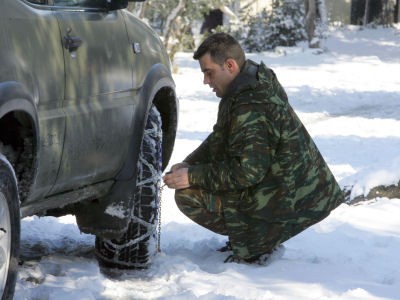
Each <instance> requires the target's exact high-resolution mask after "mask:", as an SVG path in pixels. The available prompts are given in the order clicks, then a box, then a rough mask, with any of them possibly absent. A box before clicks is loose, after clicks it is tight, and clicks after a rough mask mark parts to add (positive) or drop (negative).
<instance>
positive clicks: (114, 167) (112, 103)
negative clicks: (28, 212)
mask: <svg viewBox="0 0 400 300" xmlns="http://www.w3.org/2000/svg"><path fill="white" fill-rule="evenodd" d="M55 13H56V15H57V18H58V20H59V24H60V31H61V35H62V38H63V39H65V38H67V37H68V36H70V37H71V36H72V37H74V38H79V39H80V40H81V42H82V44H81V46H80V47H78V48H77V49H76V50H75V51H72V52H71V51H69V50H68V49H65V48H64V59H65V70H66V89H65V99H64V102H63V106H64V112H65V115H66V135H65V142H64V151H63V155H62V161H61V166H60V170H59V173H58V177H57V182H56V185H55V186H54V187H53V189H52V193H57V192H61V191H66V190H69V189H73V188H77V179H78V182H79V184H80V185H81V186H85V185H87V184H89V183H93V182H100V181H102V180H106V179H108V178H112V177H113V176H115V174H116V172H117V171H118V170H119V169H120V168H121V166H122V164H123V162H124V160H125V158H126V155H127V145H128V142H127V141H128V140H129V138H130V136H131V133H132V130H133V129H132V128H131V122H132V117H133V111H134V106H135V102H137V100H136V99H135V97H136V95H135V94H136V91H135V90H133V83H132V69H131V67H130V66H131V65H132V61H133V60H134V53H133V51H132V47H131V45H130V44H129V42H128V37H127V33H126V28H125V22H124V19H123V17H122V15H121V12H120V11H113V12H109V13H105V12H102V11H98V12H87V11H75V10H69V9H58V10H56V11H55Z"/></svg>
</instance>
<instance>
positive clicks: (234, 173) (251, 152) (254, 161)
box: [189, 103, 280, 191]
mask: <svg viewBox="0 0 400 300" xmlns="http://www.w3.org/2000/svg"><path fill="white" fill-rule="evenodd" d="M273 111H275V112H273ZM279 119H280V118H279V107H277V106H276V105H274V104H266V103H263V104H246V105H240V106H237V107H236V108H235V109H234V110H233V111H232V115H231V123H230V128H229V133H228V135H229V137H228V143H227V145H226V151H227V155H225V159H224V160H222V161H214V162H213V163H212V164H211V163H206V164H199V165H194V166H190V167H189V182H190V183H191V184H192V185H195V186H199V187H201V188H204V189H207V190H211V191H238V190H242V189H245V188H248V187H250V186H253V185H255V184H257V183H259V182H260V181H261V180H262V179H263V178H264V177H265V175H266V174H267V172H268V170H269V168H270V166H271V162H272V160H273V157H274V154H275V151H276V148H277V145H278V143H279V136H280V132H279V128H280V125H279V122H280V121H279Z"/></svg>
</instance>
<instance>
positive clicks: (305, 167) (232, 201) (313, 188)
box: [185, 60, 343, 257]
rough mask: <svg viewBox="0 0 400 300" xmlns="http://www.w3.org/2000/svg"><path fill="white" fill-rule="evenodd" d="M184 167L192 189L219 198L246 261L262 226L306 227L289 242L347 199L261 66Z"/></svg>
mask: <svg viewBox="0 0 400 300" xmlns="http://www.w3.org/2000/svg"><path fill="white" fill-rule="evenodd" d="M185 161H186V162H188V163H189V164H190V165H191V166H190V167H189V182H190V183H191V185H192V186H197V187H199V188H201V189H205V190H208V191H210V192H212V193H216V194H218V195H220V196H221V198H222V204H223V211H224V214H225V221H226V226H227V228H228V232H229V237H230V240H231V243H232V246H233V248H234V252H235V250H236V252H235V253H236V254H238V255H239V256H242V257H250V256H251V255H254V254H258V253H256V252H257V251H258V246H257V245H258V244H259V243H260V240H261V239H262V233H263V227H264V226H268V224H271V223H275V224H276V223H282V224H283V223H285V224H287V223H293V224H299V223H303V224H306V225H307V226H306V225H305V226H304V228H300V229H296V230H294V231H292V232H289V233H287V236H286V237H285V238H284V239H283V240H286V239H288V238H290V237H291V236H293V235H295V234H297V233H298V232H299V231H301V230H302V229H305V227H308V226H310V225H311V224H313V223H316V222H318V221H320V220H321V219H323V218H325V217H326V216H327V215H328V214H329V212H330V211H331V210H332V209H334V208H335V207H337V206H338V205H339V204H340V203H341V202H342V201H343V196H342V192H341V190H340V187H339V186H338V184H337V182H336V180H335V178H334V177H333V175H332V173H331V171H330V170H329V168H328V166H327V164H326V163H325V161H324V159H323V157H322V156H321V154H320V152H319V151H318V149H317V147H316V145H315V144H314V142H313V140H312V139H311V137H310V135H309V134H308V132H307V130H306V129H305V127H304V125H303V124H302V123H301V121H300V120H299V118H298V117H297V115H296V114H295V112H294V111H293V109H292V107H291V106H290V104H289V103H288V99H287V96H286V93H285V91H284V89H283V88H282V86H281V85H280V84H279V82H278V80H277V78H276V76H275V74H274V72H273V71H272V70H271V69H268V68H267V67H266V66H265V65H264V64H263V63H261V64H260V65H258V64H256V63H255V62H252V61H251V60H247V61H246V64H245V66H244V68H243V69H242V71H241V72H240V74H239V75H238V76H237V77H236V78H235V80H234V81H233V82H232V84H231V85H230V88H229V92H228V93H227V95H226V96H224V97H223V98H222V99H221V101H220V104H219V111H218V118H217V122H216V124H215V125H214V128H213V132H212V133H211V134H210V135H209V136H208V138H207V139H206V140H205V141H204V142H203V143H202V144H201V145H200V146H199V147H198V148H197V149H196V150H195V151H194V152H193V153H192V154H190V155H189V156H188V157H187V158H186V159H185ZM244 240H245V241H246V244H243V243H242V241H244ZM283 240H282V241H283ZM282 241H281V242H282ZM235 247H236V249H235Z"/></svg>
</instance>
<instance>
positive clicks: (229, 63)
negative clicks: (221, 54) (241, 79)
mask: <svg viewBox="0 0 400 300" xmlns="http://www.w3.org/2000/svg"><path fill="white" fill-rule="evenodd" d="M225 66H226V68H227V69H228V71H229V72H230V73H232V74H235V75H236V74H237V73H239V71H240V68H239V65H238V64H237V62H236V60H234V59H233V58H228V59H227V60H226V61H225Z"/></svg>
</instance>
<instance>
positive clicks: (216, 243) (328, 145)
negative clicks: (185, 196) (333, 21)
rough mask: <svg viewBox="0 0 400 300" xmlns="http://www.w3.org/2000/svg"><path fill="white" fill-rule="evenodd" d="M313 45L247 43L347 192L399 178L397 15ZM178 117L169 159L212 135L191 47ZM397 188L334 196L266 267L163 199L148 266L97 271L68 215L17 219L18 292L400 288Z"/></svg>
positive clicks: (183, 295)
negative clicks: (388, 23)
mask: <svg viewBox="0 0 400 300" xmlns="http://www.w3.org/2000/svg"><path fill="white" fill-rule="evenodd" d="M324 47H326V49H327V51H326V52H325V53H322V54H317V53H315V51H313V50H309V49H307V48H305V47H301V46H299V47H296V48H291V49H285V48H282V49H278V51H276V52H274V53H262V54H251V55H248V57H249V58H251V59H253V60H255V61H260V60H263V61H264V62H265V63H266V64H267V65H269V66H270V67H271V68H273V69H274V70H275V72H276V74H277V76H278V78H279V80H280V82H281V83H282V85H283V86H284V87H285V89H286V91H287V93H288V95H289V99H290V102H291V103H292V105H293V107H294V108H295V110H296V111H297V113H298V114H299V116H300V118H301V119H302V120H303V122H304V123H305V125H306V127H307V128H308V130H309V132H310V133H311V135H312V136H313V137H314V139H315V141H316V143H317V145H318V147H319V148H320V150H321V152H322V154H323V155H324V157H325V159H326V161H327V162H328V164H329V166H330V167H331V169H332V171H333V173H334V174H335V176H336V178H337V180H338V181H339V183H340V185H341V186H342V187H344V186H353V194H352V196H353V197H354V196H356V195H359V194H366V193H367V192H368V191H369V189H370V188H372V187H374V186H376V185H378V184H393V183H397V182H398V181H399V179H400V150H399V149H400V76H399V74H400V26H398V27H396V28H388V29H382V28H381V29H368V30H359V29H358V28H355V27H348V28H346V29H341V30H338V29H335V30H333V31H332V32H331V35H330V37H329V38H328V39H327V41H326V42H325V44H324ZM176 63H177V65H178V66H179V71H178V73H177V74H175V80H176V84H177V93H178V95H179V98H180V123H179V132H178V137H177V141H176V147H175V151H174V154H173V157H172V161H171V163H175V162H179V161H180V160H181V159H182V158H184V157H185V156H186V155H187V154H188V153H190V152H191V151H192V150H193V149H194V148H195V147H196V146H197V145H199V143H200V142H201V141H202V140H203V139H204V138H205V137H206V136H207V135H208V133H209V132H210V131H211V129H212V125H213V124H214V121H215V119H216V112H217V106H218V99H217V98H216V97H215V96H214V95H213V93H212V92H211V91H210V90H209V88H208V87H207V86H204V85H203V84H202V74H201V72H200V71H199V69H198V65H197V62H195V61H193V60H192V59H191V54H184V53H180V54H178V56H177V58H176ZM399 215H400V199H391V200H389V199H385V198H377V199H375V200H371V201H369V202H363V203H361V204H359V205H354V206H348V205H346V204H343V205H341V206H340V207H339V208H337V209H336V210H335V211H333V212H332V214H331V215H330V216H329V217H328V218H326V219H325V220H323V221H322V222H320V223H319V224H316V225H314V226H312V227H311V228H309V229H307V230H306V231H304V232H303V233H301V234H299V235H298V236H296V237H294V238H292V239H291V240H289V241H287V242H286V243H285V248H286V251H285V253H284V255H283V257H281V258H279V259H277V260H274V261H272V262H271V263H270V264H269V265H268V266H264V267H261V266H252V265H240V264H235V263H223V260H224V258H225V256H226V254H224V253H220V252H217V251H215V249H216V248H218V247H221V246H222V245H223V244H224V242H225V240H226V238H225V237H222V236H218V235H216V234H213V233H211V232H209V231H207V230H206V229H203V228H201V227H200V226H198V225H196V224H194V223H192V222H191V221H190V220H188V219H187V218H186V217H185V216H183V215H182V214H181V213H180V212H179V211H178V209H177V208H176V205H175V203H174V199H173V191H171V190H164V192H163V199H162V233H161V246H162V253H161V254H160V255H158V256H157V257H156V258H155V260H154V263H153V265H152V267H151V268H150V269H148V270H145V271H140V272H134V271H129V272H123V273H121V274H119V276H118V277H107V276H105V275H103V274H102V273H100V271H99V268H98V266H97V263H96V260H95V259H94V257H93V242H94V238H93V236H90V235H85V234H81V233H80V232H79V230H78V228H77V227H76V224H75V219H74V218H73V217H72V216H66V217H62V218H50V217H46V218H37V217H29V218H25V219H23V221H22V241H21V243H22V250H21V251H22V255H23V256H24V258H25V259H26V261H25V263H24V264H23V265H22V266H21V268H20V273H19V277H18V282H17V287H16V293H15V299H16V300H22V299H35V300H36V299H37V300H39V299H40V300H47V299H49V300H52V299H57V300H62V299H79V300H84V299H197V298H198V299H213V300H214V299H279V300H281V299H282V300H293V299H296V300H297V299H359V300H368V299H400V259H399V253H400V217H399Z"/></svg>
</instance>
